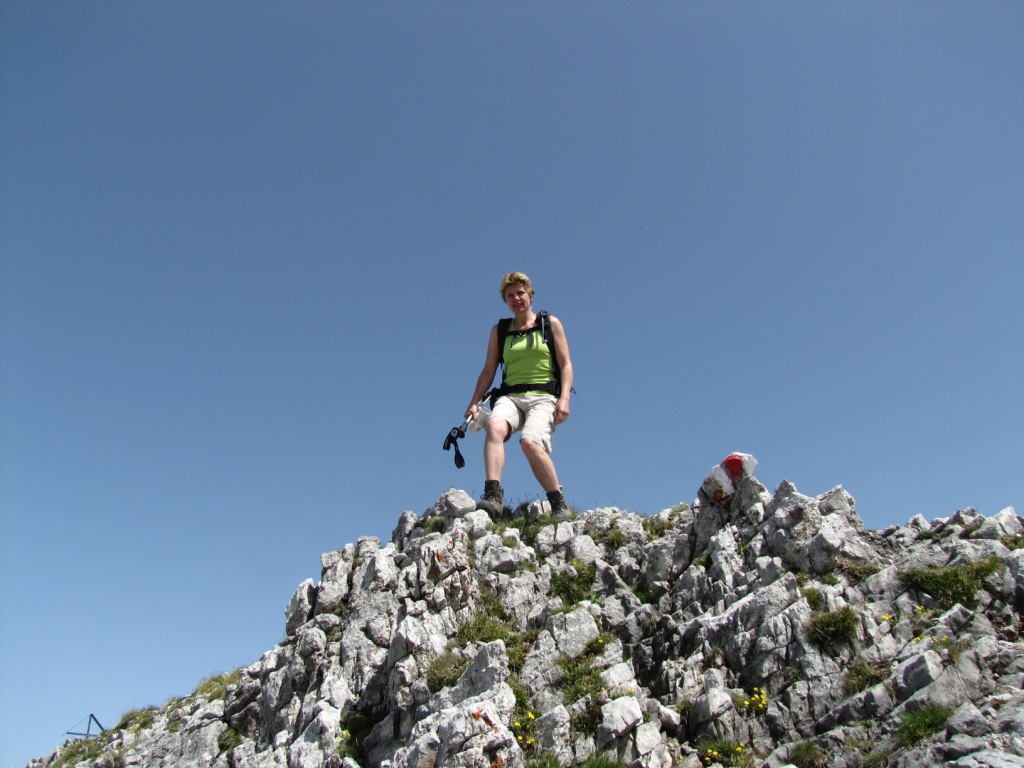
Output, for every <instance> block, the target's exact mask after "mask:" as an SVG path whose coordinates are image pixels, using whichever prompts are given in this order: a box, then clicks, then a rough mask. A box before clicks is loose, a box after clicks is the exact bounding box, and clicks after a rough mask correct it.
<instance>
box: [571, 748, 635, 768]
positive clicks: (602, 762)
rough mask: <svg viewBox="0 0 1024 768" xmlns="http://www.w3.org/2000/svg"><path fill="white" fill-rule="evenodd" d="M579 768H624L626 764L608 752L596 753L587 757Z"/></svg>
mask: <svg viewBox="0 0 1024 768" xmlns="http://www.w3.org/2000/svg"><path fill="white" fill-rule="evenodd" d="M580 768H626V763H624V762H623V761H622V760H619V759H618V758H617V757H615V756H614V755H612V754H611V753H610V752H598V753H597V754H595V755H591V756H590V757H588V758H587V760H586V762H584V763H583V765H582V766H580Z"/></svg>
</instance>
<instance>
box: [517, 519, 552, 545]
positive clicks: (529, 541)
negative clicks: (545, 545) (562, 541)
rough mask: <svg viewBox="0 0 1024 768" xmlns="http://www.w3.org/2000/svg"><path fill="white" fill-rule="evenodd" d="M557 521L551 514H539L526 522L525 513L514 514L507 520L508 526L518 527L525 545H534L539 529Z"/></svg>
mask: <svg viewBox="0 0 1024 768" xmlns="http://www.w3.org/2000/svg"><path fill="white" fill-rule="evenodd" d="M557 523H558V521H557V520H555V518H554V516H553V515H540V516H538V517H537V519H536V520H534V521H533V522H532V523H527V522H526V517H525V515H515V516H513V517H512V518H511V519H509V520H508V527H509V528H518V529H519V538H520V540H521V541H522V542H523V543H524V544H526V545H527V546H530V547H532V546H535V545H536V544H537V536H538V535H539V534H540V529H541V528H545V527H547V526H549V525H556V524H557Z"/></svg>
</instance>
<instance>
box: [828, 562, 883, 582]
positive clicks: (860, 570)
mask: <svg viewBox="0 0 1024 768" xmlns="http://www.w3.org/2000/svg"><path fill="white" fill-rule="evenodd" d="M836 568H837V569H838V570H839V571H841V572H842V573H844V574H845V575H846V577H847V578H848V579H849V580H850V581H851V582H852V583H854V584H859V583H860V582H862V581H864V579H866V578H868V577H869V576H874V575H875V574H876V573H878V571H879V570H880V568H879V567H878V565H877V564H876V563H865V562H862V561H860V560H853V559H852V558H849V557H840V558H839V561H838V562H837V563H836Z"/></svg>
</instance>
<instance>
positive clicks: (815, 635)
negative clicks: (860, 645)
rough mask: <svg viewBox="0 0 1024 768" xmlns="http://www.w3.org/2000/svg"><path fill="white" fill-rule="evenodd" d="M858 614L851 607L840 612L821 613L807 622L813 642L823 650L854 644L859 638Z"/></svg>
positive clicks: (841, 609)
mask: <svg viewBox="0 0 1024 768" xmlns="http://www.w3.org/2000/svg"><path fill="white" fill-rule="evenodd" d="M857 623H858V622H857V614H856V613H854V611H853V609H852V608H850V607H849V606H847V607H845V608H840V609H839V610H838V611H829V612H828V613H819V614H816V615H814V616H813V617H811V620H810V621H809V622H807V634H808V635H809V636H810V638H811V641H812V642H814V643H817V644H818V645H820V646H822V647H823V648H833V647H835V646H837V645H841V644H842V643H852V642H853V641H854V640H855V639H856V638H857Z"/></svg>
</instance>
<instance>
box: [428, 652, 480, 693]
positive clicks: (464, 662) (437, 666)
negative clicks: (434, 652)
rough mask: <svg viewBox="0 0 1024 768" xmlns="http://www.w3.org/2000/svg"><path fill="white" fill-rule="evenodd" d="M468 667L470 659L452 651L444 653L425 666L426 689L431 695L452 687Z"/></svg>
mask: <svg viewBox="0 0 1024 768" xmlns="http://www.w3.org/2000/svg"><path fill="white" fill-rule="evenodd" d="M469 665H470V659H466V658H463V657H462V656H460V655H459V654H457V653H455V652H454V651H445V652H444V653H442V654H439V655H438V656H435V657H434V658H432V659H431V660H430V663H429V664H427V672H426V675H427V688H428V689H429V690H430V692H431V693H437V692H438V691H440V690H441V689H442V688H447V687H448V686H450V685H454V684H455V683H456V681H457V680H458V679H459V678H460V677H462V673H463V672H465V671H466V669H467V668H468V667H469Z"/></svg>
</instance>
